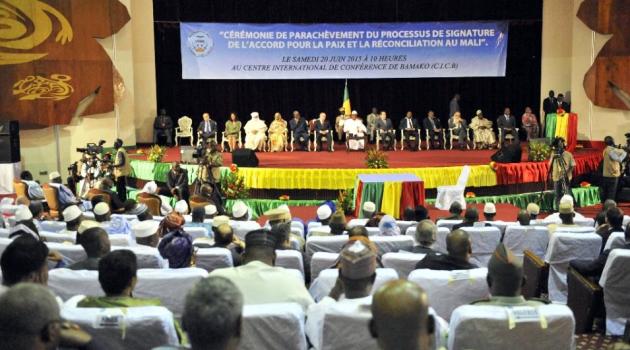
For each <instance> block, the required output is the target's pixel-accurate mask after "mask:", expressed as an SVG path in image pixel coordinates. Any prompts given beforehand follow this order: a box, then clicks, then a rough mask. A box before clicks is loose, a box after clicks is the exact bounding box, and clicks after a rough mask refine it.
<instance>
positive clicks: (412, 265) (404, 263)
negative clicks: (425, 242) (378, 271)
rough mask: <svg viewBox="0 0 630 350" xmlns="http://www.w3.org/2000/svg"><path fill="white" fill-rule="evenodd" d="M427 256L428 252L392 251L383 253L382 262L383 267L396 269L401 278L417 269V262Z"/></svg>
mask: <svg viewBox="0 0 630 350" xmlns="http://www.w3.org/2000/svg"><path fill="white" fill-rule="evenodd" d="M425 256H426V254H417V253H409V252H398V253H393V252H392V253H385V254H383V257H382V258H381V262H382V263H383V267H386V268H390V269H394V270H396V273H398V276H400V278H407V276H409V274H410V273H411V271H413V270H415V269H416V264H418V262H419V261H420V260H422V259H424V257H425Z"/></svg>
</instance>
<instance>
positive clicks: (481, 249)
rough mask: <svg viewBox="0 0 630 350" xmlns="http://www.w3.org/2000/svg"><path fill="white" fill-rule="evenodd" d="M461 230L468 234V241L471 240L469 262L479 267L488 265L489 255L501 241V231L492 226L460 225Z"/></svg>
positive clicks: (490, 255)
mask: <svg viewBox="0 0 630 350" xmlns="http://www.w3.org/2000/svg"><path fill="white" fill-rule="evenodd" d="M462 230H464V231H466V232H467V233H468V234H469V235H470V241H471V242H472V256H471V257H470V262H471V263H473V264H476V265H477V266H479V267H486V266H488V261H490V257H492V254H494V251H495V249H497V245H498V244H499V242H501V231H499V229H498V228H496V227H494V226H488V227H462ZM445 246H446V243H445Z"/></svg>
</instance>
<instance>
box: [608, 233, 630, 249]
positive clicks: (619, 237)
mask: <svg viewBox="0 0 630 350" xmlns="http://www.w3.org/2000/svg"><path fill="white" fill-rule="evenodd" d="M625 246H626V237H625V233H624V232H613V233H611V234H610V236H609V237H608V240H607V241H606V245H605V246H604V250H607V249H615V248H623V247H625Z"/></svg>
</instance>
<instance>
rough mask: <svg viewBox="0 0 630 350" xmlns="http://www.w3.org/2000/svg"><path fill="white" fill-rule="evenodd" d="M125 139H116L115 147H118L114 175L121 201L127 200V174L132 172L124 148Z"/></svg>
mask: <svg viewBox="0 0 630 350" xmlns="http://www.w3.org/2000/svg"><path fill="white" fill-rule="evenodd" d="M122 145H123V141H122V140H121V139H116V141H114V149H116V160H115V162H114V176H115V177H116V192H117V193H118V197H119V198H120V200H121V201H123V202H124V201H126V200H127V176H129V174H130V173H131V165H130V164H129V159H128V158H127V151H125V149H124V148H123V146H122Z"/></svg>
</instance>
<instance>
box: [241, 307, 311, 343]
mask: <svg viewBox="0 0 630 350" xmlns="http://www.w3.org/2000/svg"><path fill="white" fill-rule="evenodd" d="M304 321H305V315H304V311H303V310H302V308H301V307H300V305H298V304H295V303H277V304H261V305H245V306H244V307H243V326H242V329H241V339H240V342H239V345H238V349H239V350H276V349H292V350H306V349H307V344H306V335H305V332H304Z"/></svg>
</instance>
